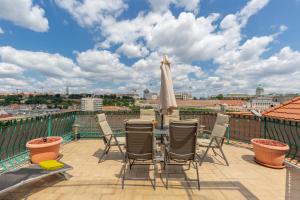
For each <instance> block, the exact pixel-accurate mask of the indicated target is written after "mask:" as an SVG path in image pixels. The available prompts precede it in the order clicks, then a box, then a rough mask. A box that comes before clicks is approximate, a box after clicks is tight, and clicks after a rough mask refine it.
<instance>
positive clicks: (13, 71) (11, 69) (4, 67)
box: [0, 62, 24, 77]
mask: <svg viewBox="0 0 300 200" xmlns="http://www.w3.org/2000/svg"><path fill="white" fill-rule="evenodd" d="M23 71H24V70H23V69H22V68H21V67H19V66H16V65H14V64H11V63H4V62H0V77H8V76H13V77H16V76H18V75H20V74H22V73H23Z"/></svg>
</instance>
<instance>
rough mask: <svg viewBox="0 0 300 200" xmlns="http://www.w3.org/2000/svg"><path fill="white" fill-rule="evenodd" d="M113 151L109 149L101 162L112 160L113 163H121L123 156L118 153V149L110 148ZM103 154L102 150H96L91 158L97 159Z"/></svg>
mask: <svg viewBox="0 0 300 200" xmlns="http://www.w3.org/2000/svg"><path fill="white" fill-rule="evenodd" d="M112 148H113V149H110V150H109V152H108V154H106V155H105V156H104V157H103V159H102V161H101V162H104V161H105V160H114V161H120V162H122V161H123V155H122V154H121V152H120V151H119V149H118V148H117V147H116V148H115V147H112ZM123 152H124V151H123ZM102 153H103V149H98V150H97V151H96V152H95V153H94V154H93V156H94V157H96V158H97V159H99V158H100V157H101V155H102Z"/></svg>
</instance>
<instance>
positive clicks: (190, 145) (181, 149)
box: [169, 119, 198, 160]
mask: <svg viewBox="0 0 300 200" xmlns="http://www.w3.org/2000/svg"><path fill="white" fill-rule="evenodd" d="M197 129H198V120H197V119H195V120H181V121H171V122H170V126H169V131H170V133H169V137H170V139H169V141H170V146H169V148H170V149H169V154H170V155H169V156H170V159H177V160H194V159H195V155H196V144H197Z"/></svg>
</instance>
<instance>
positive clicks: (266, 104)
mask: <svg viewBox="0 0 300 200" xmlns="http://www.w3.org/2000/svg"><path fill="white" fill-rule="evenodd" d="M279 104H280V103H279V102H275V101H273V98H272V97H268V96H264V97H262V96H260V97H256V98H254V99H252V100H250V101H248V102H247V108H250V109H255V110H257V111H259V112H262V111H264V110H266V109H268V108H271V107H274V106H277V105H279Z"/></svg>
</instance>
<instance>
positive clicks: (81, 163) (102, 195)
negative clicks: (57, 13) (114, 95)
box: [0, 140, 300, 200]
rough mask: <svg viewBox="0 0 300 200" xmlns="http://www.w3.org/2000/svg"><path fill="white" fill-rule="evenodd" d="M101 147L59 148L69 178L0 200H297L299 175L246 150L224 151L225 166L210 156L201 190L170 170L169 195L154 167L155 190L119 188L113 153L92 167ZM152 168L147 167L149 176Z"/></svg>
mask: <svg viewBox="0 0 300 200" xmlns="http://www.w3.org/2000/svg"><path fill="white" fill-rule="evenodd" d="M102 148H103V144H102V141H99V140H80V141H77V142H72V143H70V144H67V145H64V146H63V148H62V153H63V155H64V156H63V158H62V160H63V161H64V162H66V163H68V164H70V165H72V166H73V167H74V169H73V170H71V171H69V174H70V175H71V178H70V179H69V180H67V181H66V180H63V179H62V178H61V177H59V176H52V177H48V178H45V179H43V180H41V181H38V182H35V183H33V184H30V185H27V186H24V187H21V188H19V189H17V190H15V191H13V192H11V193H8V194H6V195H5V196H1V197H0V198H1V199H41V200H47V199H49V200H50V199H51V200H54V199H72V200H76V199H82V200H89V199H98V200H100V199H101V200H104V199H109V200H112V199H130V200H135V199H155V200H156V199H171V200H175V199H272V200H275V199H290V200H296V199H299V198H300V170H299V169H296V168H294V167H287V168H286V169H283V170H275V169H269V168H265V167H262V166H259V165H257V164H255V163H254V162H253V160H252V155H253V152H252V151H251V150H249V149H247V148H240V147H237V146H233V145H224V151H225V153H226V155H227V157H228V160H229V163H230V166H229V167H228V166H226V165H225V164H224V161H222V160H221V159H220V158H219V157H215V156H213V155H212V152H210V154H209V157H208V158H207V159H206V162H205V163H204V164H203V165H202V166H201V167H200V168H199V173H200V181H201V189H200V190H198V189H197V184H196V182H186V181H185V179H184V174H185V175H186V176H187V177H188V178H191V179H195V178H196V172H195V169H194V168H191V169H190V170H186V171H185V173H181V172H182V168H181V167H176V166H175V167H172V169H171V174H170V177H171V178H172V180H170V181H169V189H166V188H165V186H164V184H165V176H164V174H163V172H162V171H161V167H160V165H159V167H158V168H159V172H158V175H157V189H156V190H153V187H152V186H151V183H150V181H143V180H142V181H140V180H139V181H129V180H128V181H126V182H125V188H124V189H123V190H122V188H121V178H120V177H121V172H122V166H123V164H122V162H121V156H120V154H119V153H118V152H117V149H113V150H112V151H111V152H110V154H109V155H108V156H107V158H106V161H105V162H102V163H100V164H98V156H99V155H100V153H101V152H102V151H101V150H102ZM148 170H149V167H147V166H141V167H140V166H137V167H133V169H132V171H131V172H130V174H129V172H128V173H127V176H128V177H140V178H141V177H147V175H148V174H149V173H148ZM152 170H153V168H152V167H150V175H151V176H152V172H153V171H152Z"/></svg>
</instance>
